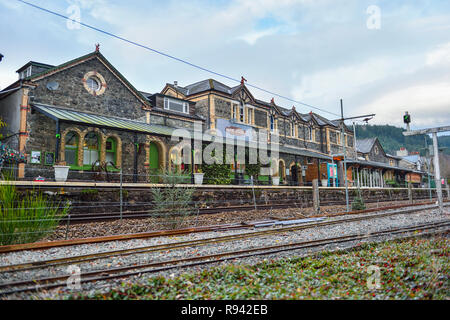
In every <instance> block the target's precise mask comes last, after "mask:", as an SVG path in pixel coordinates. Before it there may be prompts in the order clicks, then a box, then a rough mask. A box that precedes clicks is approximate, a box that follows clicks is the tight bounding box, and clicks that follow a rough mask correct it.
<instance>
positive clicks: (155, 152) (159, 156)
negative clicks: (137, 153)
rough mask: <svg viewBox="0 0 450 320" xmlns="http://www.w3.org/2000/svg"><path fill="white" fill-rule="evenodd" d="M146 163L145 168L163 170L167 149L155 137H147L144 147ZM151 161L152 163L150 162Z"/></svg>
mask: <svg viewBox="0 0 450 320" xmlns="http://www.w3.org/2000/svg"><path fill="white" fill-rule="evenodd" d="M145 152H146V157H145V158H146V162H145V166H146V168H148V171H149V172H150V169H152V170H165V169H166V158H167V155H166V154H167V148H166V145H165V143H164V142H163V141H162V140H161V139H160V138H157V137H149V138H148V140H147V143H146V145H145ZM152 160H153V161H152Z"/></svg>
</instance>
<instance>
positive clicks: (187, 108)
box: [164, 97, 189, 114]
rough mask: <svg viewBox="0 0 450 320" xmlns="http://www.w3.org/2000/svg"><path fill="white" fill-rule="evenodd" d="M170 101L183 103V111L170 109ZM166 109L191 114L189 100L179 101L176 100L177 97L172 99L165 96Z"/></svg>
mask: <svg viewBox="0 0 450 320" xmlns="http://www.w3.org/2000/svg"><path fill="white" fill-rule="evenodd" d="M170 102H173V103H178V104H182V105H183V111H178V110H172V109H170V107H169V104H170ZM164 110H169V111H173V112H179V113H184V114H189V104H188V103H187V102H185V101H179V100H175V99H170V98H167V97H164Z"/></svg>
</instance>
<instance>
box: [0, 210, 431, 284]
mask: <svg viewBox="0 0 450 320" xmlns="http://www.w3.org/2000/svg"><path fill="white" fill-rule="evenodd" d="M434 207H435V206H434ZM426 209H427V208H414V209H407V210H398V211H393V212H386V213H381V214H373V215H369V216H363V217H352V218H346V219H339V220H333V221H324V222H317V223H314V222H313V223H306V224H302V225H300V226H291V227H280V228H278V229H269V230H262V231H256V232H247V233H239V234H233V235H227V236H220V237H212V238H207V239H198V240H188V241H180V242H175V243H167V244H160V245H151V246H143V247H138V248H131V249H120V250H111V251H103V252H98V253H93V254H87V255H77V256H71V257H64V258H57V259H48V260H41V261H34V262H28V263H21V264H14V265H8V266H0V272H13V271H29V270H33V269H40V268H46V267H54V266H61V265H67V264H78V263H84V262H88V261H94V260H98V259H104V258H111V257H115V256H127V255H132V254H143V253H150V252H158V251H165V250H173V249H182V248H186V247H194V246H204V245H207V244H211V243H221V242H231V241H236V240H242V239H249V238H255V237H263V236H268V235H273V234H278V233H285V232H295V231H300V230H305V229H309V228H314V227H323V226H329V225H335V224H341V223H350V222H356V221H363V220H370V219H377V218H383V217H386V216H392V215H397V214H406V213H411V212H417V211H421V210H426ZM0 287H1V285H0Z"/></svg>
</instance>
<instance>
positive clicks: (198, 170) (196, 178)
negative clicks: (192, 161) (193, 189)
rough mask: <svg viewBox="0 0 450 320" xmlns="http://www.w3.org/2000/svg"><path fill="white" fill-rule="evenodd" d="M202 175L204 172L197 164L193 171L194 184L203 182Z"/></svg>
mask: <svg viewBox="0 0 450 320" xmlns="http://www.w3.org/2000/svg"><path fill="white" fill-rule="evenodd" d="M203 176H204V173H203V172H202V168H200V167H199V166H196V169H195V173H194V181H195V184H203Z"/></svg>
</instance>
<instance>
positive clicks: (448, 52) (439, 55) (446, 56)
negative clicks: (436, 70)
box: [425, 42, 450, 66]
mask: <svg viewBox="0 0 450 320" xmlns="http://www.w3.org/2000/svg"><path fill="white" fill-rule="evenodd" d="M425 63H426V65H427V66H437V65H443V66H445V65H447V66H450V42H449V43H446V44H442V45H439V46H438V47H437V48H436V49H435V50H433V51H431V52H429V53H428V54H427V56H426V62H425Z"/></svg>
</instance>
